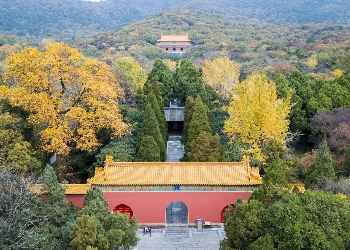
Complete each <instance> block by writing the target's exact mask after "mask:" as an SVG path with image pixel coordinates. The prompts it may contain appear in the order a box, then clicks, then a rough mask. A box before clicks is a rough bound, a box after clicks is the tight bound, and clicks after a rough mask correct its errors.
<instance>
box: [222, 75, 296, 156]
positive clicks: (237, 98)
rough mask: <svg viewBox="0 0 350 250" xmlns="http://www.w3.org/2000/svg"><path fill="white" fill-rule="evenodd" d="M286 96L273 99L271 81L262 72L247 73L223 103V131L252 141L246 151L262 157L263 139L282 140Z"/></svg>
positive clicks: (287, 108) (241, 139)
mask: <svg viewBox="0 0 350 250" xmlns="http://www.w3.org/2000/svg"><path fill="white" fill-rule="evenodd" d="M290 98H291V97H290V96H288V97H287V98H286V99H285V100H282V99H277V95H276V87H275V84H274V83H273V82H271V83H269V82H268V81H267V79H266V77H265V76H264V75H253V76H249V77H248V78H247V80H245V81H243V82H242V83H239V84H237V85H236V86H235V87H234V89H233V91H232V97H231V102H230V104H229V106H227V107H226V110H227V111H228V113H229V116H230V118H229V119H228V120H227V121H226V122H225V127H224V130H225V132H226V133H227V134H228V136H229V138H230V139H231V140H240V141H242V142H244V143H249V144H250V145H252V148H251V149H249V150H248V151H249V152H250V153H251V154H252V155H253V156H254V157H255V158H258V159H259V160H261V161H263V160H264V156H263V155H262V154H261V150H260V148H261V146H262V144H263V142H264V141H266V140H267V139H270V138H274V139H277V140H280V141H284V139H285V137H286V135H287V133H288V125H289V120H288V119H287V117H288V114H289V112H290V109H291V105H290Z"/></svg>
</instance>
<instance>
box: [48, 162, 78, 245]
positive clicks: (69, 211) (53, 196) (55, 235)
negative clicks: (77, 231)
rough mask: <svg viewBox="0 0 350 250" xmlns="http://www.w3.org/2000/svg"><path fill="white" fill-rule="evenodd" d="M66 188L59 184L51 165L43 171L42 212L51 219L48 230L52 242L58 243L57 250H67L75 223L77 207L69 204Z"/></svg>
mask: <svg viewBox="0 0 350 250" xmlns="http://www.w3.org/2000/svg"><path fill="white" fill-rule="evenodd" d="M65 190H66V186H65V185H62V184H60V183H59V182H58V180H57V176H56V174H55V172H54V171H53V168H52V167H51V166H50V165H47V166H46V168H45V169H44V171H43V176H42V182H41V192H42V193H41V197H42V200H43V201H44V202H42V209H41V210H42V212H43V213H44V214H46V215H47V216H48V217H49V218H50V223H48V224H47V230H48V232H49V234H50V238H51V241H52V242H53V241H56V242H58V243H57V245H58V246H57V249H67V246H68V243H69V238H68V236H69V232H71V231H72V227H73V225H74V223H75V216H76V212H77V207H76V206H75V205H73V204H72V203H71V204H68V202H67V200H66V196H65Z"/></svg>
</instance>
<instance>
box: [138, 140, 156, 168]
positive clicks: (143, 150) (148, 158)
mask: <svg viewBox="0 0 350 250" xmlns="http://www.w3.org/2000/svg"><path fill="white" fill-rule="evenodd" d="M137 161H142V162H159V161H160V151H159V147H158V145H157V143H156V141H155V140H154V139H153V137H152V136H144V137H143V138H142V140H141V144H140V149H139V152H138V155H137Z"/></svg>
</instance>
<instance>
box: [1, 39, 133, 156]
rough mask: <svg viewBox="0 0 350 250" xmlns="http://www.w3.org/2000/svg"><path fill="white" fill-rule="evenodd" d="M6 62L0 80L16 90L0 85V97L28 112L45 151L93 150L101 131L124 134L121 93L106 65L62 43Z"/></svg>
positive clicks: (19, 54)
mask: <svg viewBox="0 0 350 250" xmlns="http://www.w3.org/2000/svg"><path fill="white" fill-rule="evenodd" d="M6 63H7V68H8V71H7V72H5V74H4V77H3V80H4V81H5V82H7V81H11V82H12V83H15V86H14V87H6V86H0V98H3V99H6V100H7V101H8V102H9V103H10V104H11V105H12V106H14V107H21V108H23V109H24V110H25V111H28V112H29V114H30V115H29V118H28V121H29V122H30V123H31V124H32V125H33V127H34V129H35V131H36V132H37V133H38V135H40V138H41V146H42V149H43V150H44V151H46V152H53V153H56V154H57V155H58V156H59V158H60V156H63V155H67V154H68V153H69V151H70V150H71V148H72V147H75V148H77V149H80V150H85V151H89V152H91V151H93V150H94V149H96V148H97V147H98V146H99V145H100V142H99V140H98V138H97V134H98V132H99V131H100V130H101V129H107V130H108V131H110V134H111V136H112V137H116V136H121V135H124V134H125V133H127V131H128V126H127V125H126V124H125V123H124V122H123V121H122V117H121V114H120V112H119V108H118V98H120V97H122V96H123V90H122V88H121V87H120V86H119V84H118V83H117V82H116V80H115V77H114V75H113V74H112V73H111V72H110V70H109V66H108V65H107V64H105V63H103V62H100V61H98V60H96V59H91V58H85V57H84V56H83V55H82V54H81V53H80V52H79V51H78V50H76V49H73V48H71V47H69V46H68V45H67V44H64V43H54V44H51V45H49V46H47V48H46V51H45V52H40V51H39V50H38V49H37V48H27V49H25V50H23V51H22V52H20V53H17V54H11V55H9V56H8V57H7V60H6ZM12 85H13V84H12ZM58 163H59V161H58Z"/></svg>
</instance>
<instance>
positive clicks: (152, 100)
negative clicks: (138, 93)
mask: <svg viewBox="0 0 350 250" xmlns="http://www.w3.org/2000/svg"><path fill="white" fill-rule="evenodd" d="M146 100H147V103H149V104H151V107H152V109H153V111H154V114H155V115H156V118H157V121H158V125H159V129H160V133H161V134H162V137H163V141H164V142H166V141H168V124H167V123H166V120H165V114H164V110H163V113H162V112H161V110H160V108H159V105H158V101H157V97H156V95H155V94H154V93H153V91H152V89H151V91H150V92H149V93H148V94H147V98H146Z"/></svg>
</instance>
